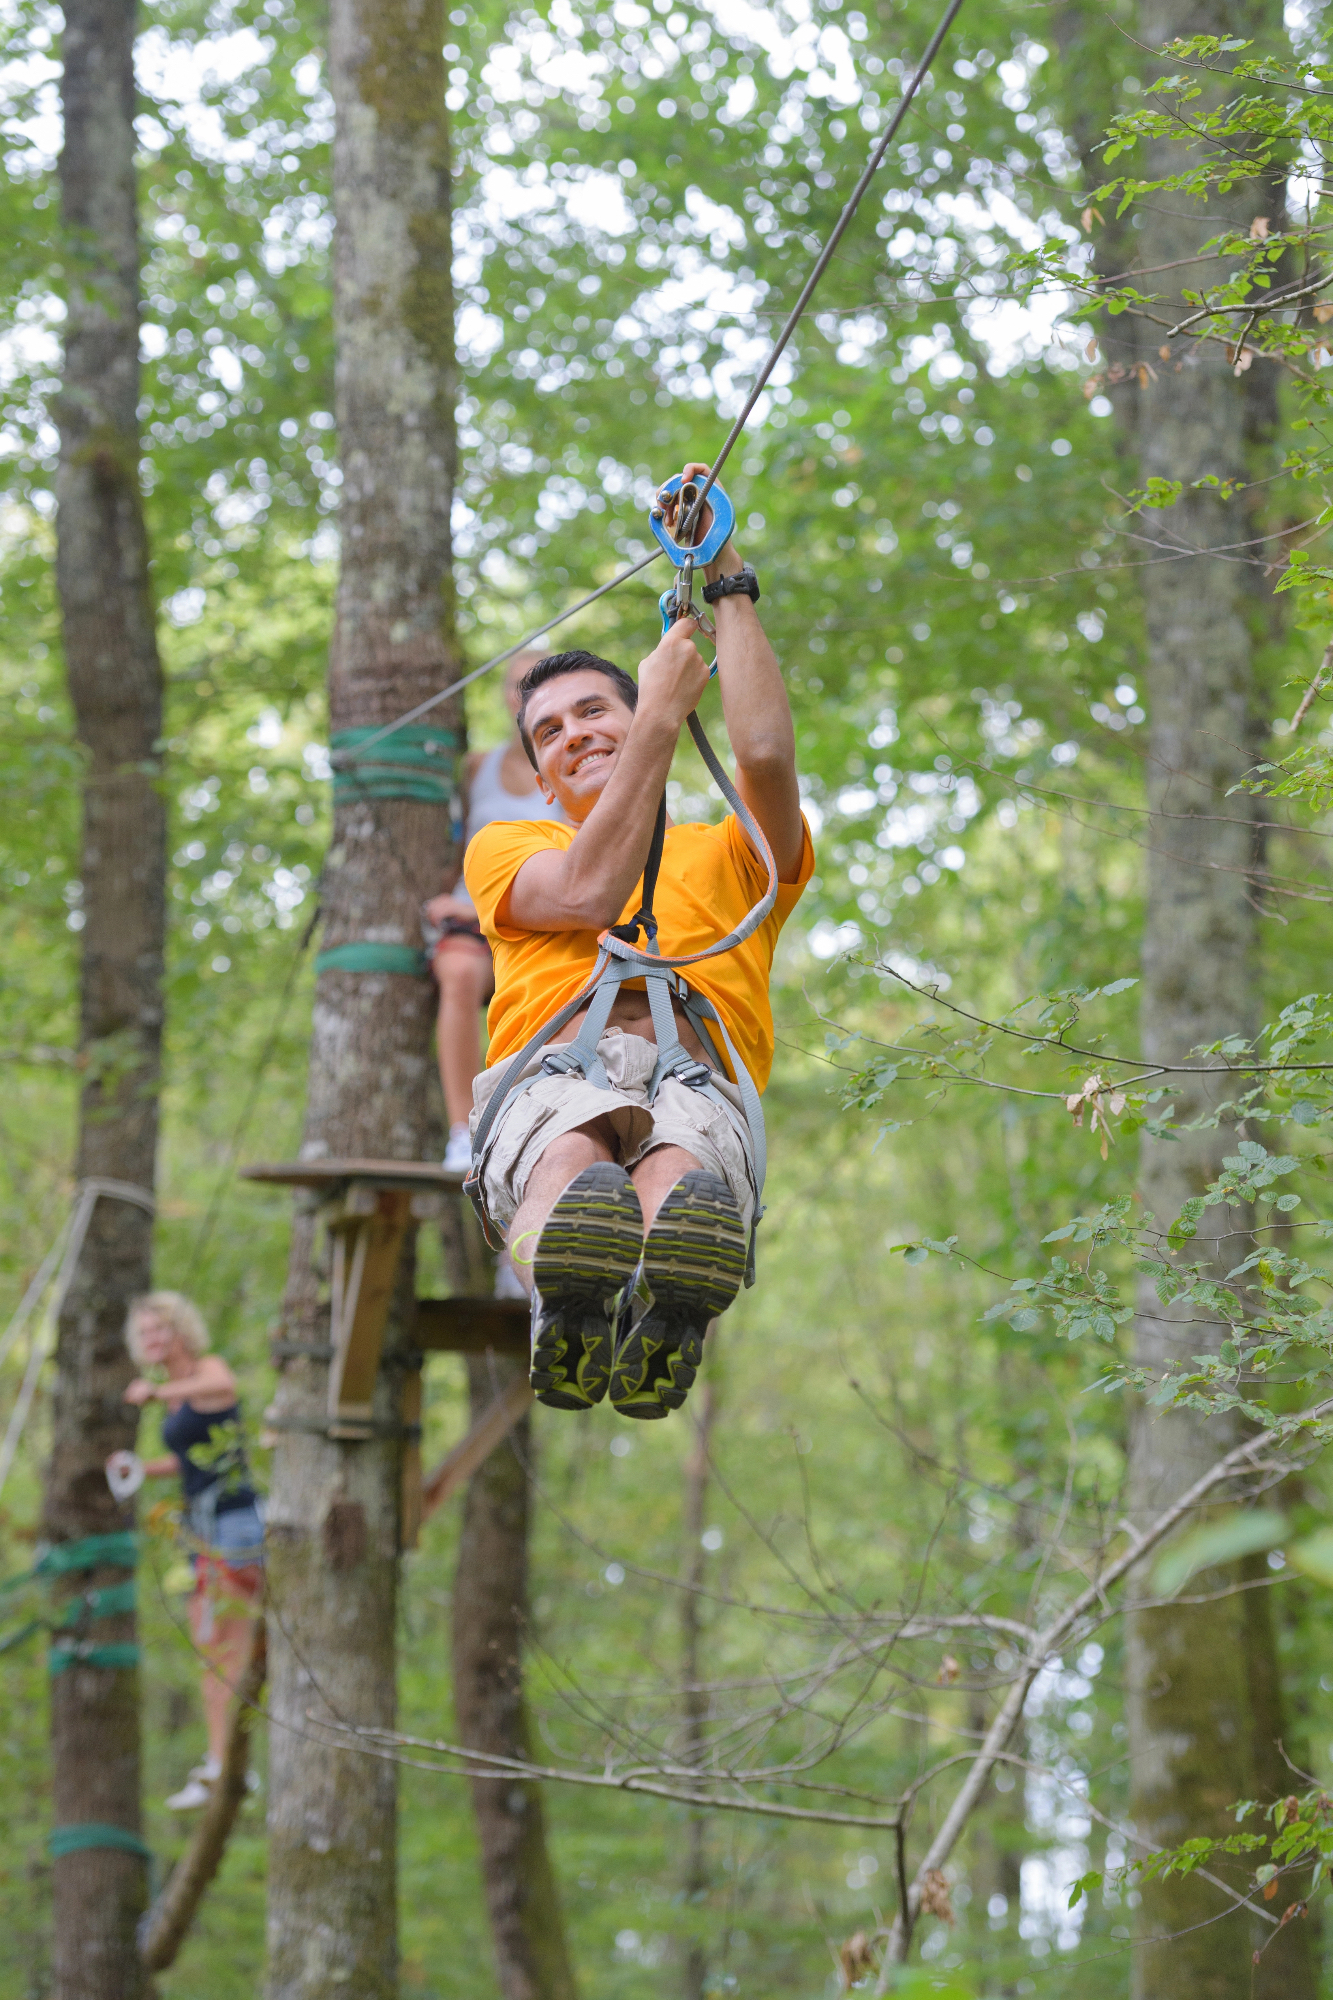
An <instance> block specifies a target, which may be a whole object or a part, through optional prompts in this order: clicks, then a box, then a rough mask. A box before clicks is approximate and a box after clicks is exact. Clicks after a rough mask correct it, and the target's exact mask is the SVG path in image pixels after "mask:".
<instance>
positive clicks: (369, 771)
mask: <svg viewBox="0 0 1333 2000" xmlns="http://www.w3.org/2000/svg"><path fill="white" fill-rule="evenodd" d="M379 733H380V732H379V730H378V729H377V728H375V729H339V730H337V731H335V733H334V735H333V738H332V742H331V745H330V747H331V749H332V750H333V751H334V752H335V754H336V753H338V752H341V753H342V754H343V755H344V756H347V754H348V753H349V752H355V750H356V748H357V746H358V744H361V743H364V742H365V741H366V739H367V737H370V736H378V735H379ZM455 744H456V739H455V736H454V733H453V731H452V730H451V729H433V728H432V727H431V726H430V724H429V723H414V724H410V725H409V726H408V727H407V728H405V729H395V731H394V732H393V735H392V736H390V737H387V738H385V740H384V742H383V744H382V745H380V746H377V748H376V749H375V750H374V751H373V752H370V753H368V754H367V756H366V759H365V761H364V762H362V761H348V762H347V763H342V762H336V763H335V764H334V767H333V802H334V804H335V805H344V804H350V803H351V802H353V801H355V800H357V799H419V800H421V801H422V802H423V803H425V804H426V805H438V806H447V805H448V804H449V803H450V801H451V800H452V798H453V796H454V791H455V781H454V766H455V761H456V750H455Z"/></svg>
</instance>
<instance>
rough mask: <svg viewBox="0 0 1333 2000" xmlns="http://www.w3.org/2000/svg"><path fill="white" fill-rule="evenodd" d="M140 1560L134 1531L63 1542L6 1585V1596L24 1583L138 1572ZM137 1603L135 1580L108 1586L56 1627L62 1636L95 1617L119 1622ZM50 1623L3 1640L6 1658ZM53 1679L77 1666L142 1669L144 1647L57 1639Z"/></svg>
mask: <svg viewBox="0 0 1333 2000" xmlns="http://www.w3.org/2000/svg"><path fill="white" fill-rule="evenodd" d="M138 1558H139V1537H138V1536H137V1535H136V1534H133V1533H130V1532H128V1531H121V1532H119V1533H116V1534H112V1535H84V1536H83V1537H82V1538H81V1539H80V1540H78V1541H75V1542H57V1543H55V1545H54V1546H53V1547H52V1548H49V1549H47V1550H46V1552H45V1554H44V1555H41V1556H39V1557H38V1559H37V1561H36V1562H35V1563H34V1564H33V1566H32V1568H31V1569H30V1570H25V1571H24V1573H23V1575H22V1576H12V1577H10V1579H9V1581H8V1582H7V1583H5V1584H0V1596H2V1595H4V1594H5V1593H6V1592H8V1591H11V1590H17V1589H18V1587H19V1585H20V1584H24V1583H33V1582H36V1581H38V1580H39V1579H42V1578H46V1577H52V1576H71V1575H75V1574H77V1573H78V1572H79V1571H80V1570H89V1569H101V1568H103V1567H106V1568H112V1569H133V1568H134V1566H135V1564H136V1562H137V1561H138ZM135 1601H136V1586H135V1583H134V1579H133V1578H132V1577H131V1579H130V1580H129V1582H128V1583H112V1584H108V1585H107V1586H106V1588H105V1589H104V1590H92V1591H88V1592H87V1593H86V1594H85V1595H84V1596H82V1597H78V1598H75V1599H74V1601H73V1602H72V1603H71V1604H68V1605H67V1606H66V1607H65V1613H64V1616H63V1617H62V1618H61V1619H60V1621H59V1623H58V1624H57V1625H56V1627H55V1630H56V1632H68V1631H69V1630H70V1629H71V1628H72V1627H74V1626H79V1625H82V1624H83V1623H84V1622H85V1620H90V1619H93V1618H115V1617H119V1616H121V1615H123V1614H124V1613H126V1612H130V1611H133V1610H134V1608H135ZM46 1624H47V1621H46V1620H44V1619H41V1618H34V1619H31V1620H30V1621H29V1622H28V1623H27V1624H26V1625H23V1626H20V1627H19V1629H18V1630H17V1631H15V1632H9V1633H6V1635H5V1636H4V1638H3V1639H0V1653H8V1652H11V1651H12V1650H13V1649H14V1648H15V1647H16V1646H21V1645H23V1644H24V1643H25V1642H26V1641H27V1640H28V1639H31V1638H32V1637H33V1635H34V1634H35V1633H37V1632H40V1631H42V1630H44V1629H46ZM49 1664H50V1669H51V1672H52V1673H53V1674H61V1673H63V1672H64V1671H65V1669H66V1667H71V1666H74V1665H76V1664H77V1665H80V1666H88V1667H111V1668H123V1667H136V1666H137V1665H138V1664H139V1648H138V1647H137V1646H136V1645H134V1644H132V1643H130V1642H129V1641H126V1642H125V1643H123V1644H119V1645H109V1646H90V1645H88V1644H87V1643H86V1641H83V1640H69V1639H66V1640H64V1641H63V1642H62V1641H61V1640H59V1639H57V1638H54V1637H53V1639H52V1643H51V1652H50V1656H49Z"/></svg>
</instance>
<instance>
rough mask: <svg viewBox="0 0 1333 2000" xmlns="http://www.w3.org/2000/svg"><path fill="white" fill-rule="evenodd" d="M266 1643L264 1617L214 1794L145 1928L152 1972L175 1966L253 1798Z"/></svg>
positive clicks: (144, 1947)
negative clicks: (254, 1734) (253, 1745)
mask: <svg viewBox="0 0 1333 2000" xmlns="http://www.w3.org/2000/svg"><path fill="white" fill-rule="evenodd" d="M265 1641H266V1632H265V1626H264V1619H263V1617H262V1615H261V1616H260V1617H258V1618H256V1619H255V1621H254V1624H253V1626H252V1627H251V1631H250V1657H249V1658H248V1659H247V1661H246V1663H245V1667H244V1670H243V1671H242V1674H241V1678H240V1680H239V1681H238V1682H237V1684H236V1689H235V1695H234V1698H233V1701H232V1710H231V1716H230V1719H229V1721H228V1724H227V1741H226V1745H225V1747H224V1749H223V1752H222V1769H221V1771H220V1772H219V1774H218V1777H217V1779H216V1781H215V1783H214V1785H213V1788H212V1796H211V1797H210V1799H209V1801H208V1804H207V1805H206V1806H205V1807H204V1810H203V1812H202V1814H201V1815H200V1818H199V1821H198V1824H197V1825H196V1826H195V1829H194V1832H193V1834H192V1835H191V1838H190V1844H189V1846H188V1847H187V1848H186V1850H185V1852H184V1854H183V1855H182V1856H181V1858H180V1860H179V1861H178V1862H177V1863H176V1866H175V1868H174V1869H173V1870H172V1873H171V1880H170V1881H169V1882H168V1883H167V1886H166V1888H165V1889H164V1890H163V1892H162V1894H161V1896H160V1897H159V1898H158V1900H157V1902H156V1903H155V1904H154V1905H153V1910H152V1914H151V1916H150V1918H149V1920H148V1922H147V1923H146V1924H145V1925H144V1932H145V1935H144V1937H143V1941H142V1944H141V1946H140V1950H141V1951H142V1954H143V1962H144V1964H145V1965H146V1966H147V1967H148V1969H149V1970H150V1971H151V1972H165V1971H166V1969H167V1967H168V1966H169V1965H174V1964H175V1962H176V1959H177V1957H178V1956H179V1953H180V1948H181V1946H182V1945H183V1944H184V1942H185V1940H186V1938H187V1937H188V1935H189V1932H190V1926H191V1925H192V1924H193V1922H194V1920H195V1917H196V1915H197V1914H198V1911H199V1905H200V1903H201V1902H202V1901H203V1899H204V1895H205V1893H206V1891H207V1889H208V1886H209V1884H210V1883H211V1882H212V1880H213V1877H214V1876H215V1875H216V1874H217V1872H218V1869H219V1868H220V1867H221V1866H222V1858H223V1856H224V1854H225V1853H226V1851H227V1842H228V1841H229V1840H230V1838H231V1831H232V1828H233V1827H234V1826H235V1824H236V1815H237V1814H238V1813H239V1812H240V1810H241V1807H242V1806H243V1805H244V1804H245V1801H246V1799H247V1797H248V1796H249V1790H250V1787H249V1782H248V1780H249V1771H250V1732H251V1731H252V1730H253V1728H254V1726H255V1723H256V1721H257V1720H258V1717H259V1709H258V1702H259V1697H260V1695H261V1694H262V1693H263V1688H264V1674H265V1669H266V1662H267V1655H266V1643H265Z"/></svg>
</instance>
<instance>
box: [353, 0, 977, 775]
mask: <svg viewBox="0 0 1333 2000" xmlns="http://www.w3.org/2000/svg"><path fill="white" fill-rule="evenodd" d="M962 4H963V0H950V4H949V6H948V8H947V10H946V11H945V14H944V16H943V18H942V20H941V21H940V23H939V26H938V27H937V28H936V30H935V32H934V34H933V35H932V36H931V38H930V41H929V42H928V43H927V45H926V52H925V54H924V55H923V56H922V58H921V60H920V62H919V63H918V64H917V66H916V69H915V71H914V72H913V74H912V77H911V80H910V82H909V83H908V85H907V88H906V89H905V90H904V92H903V94H902V96H901V97H900V98H899V100H898V103H897V105H896V106H895V107H894V113H893V116H892V118H890V120H889V123H888V126H887V128H886V130H885V132H884V135H883V137H882V138H881V139H880V140H879V142H878V144H877V145H876V147H875V149H874V151H873V152H872V154H871V155H870V158H869V160H868V161H867V163H866V165H865V167H864V169H863V170H862V173H861V178H860V179H859V180H858V181H857V183H856V186H855V187H854V188H853V189H852V192H851V194H850V196H849V197H848V200H847V203H846V205H845V207H844V208H843V211H842V214H841V215H840V216H839V217H838V220H837V222H836V223H835V224H834V226H833V230H832V232H831V234H830V235H829V238H828V241H827V242H826V243H825V244H824V247H823V249H822V250H821V251H820V253H819V255H818V257H817V258H816V259H815V262H814V265H813V268H812V269H811V272H810V275H809V277H808V278H807V279H806V281H805V283H804V285H803V286H802V287H801V294H800V297H799V298H798V299H797V301H796V304H795V305H794V306H793V307H792V309H791V311H790V313H789V314H788V315H787V320H786V324H785V325H784V326H783V329H782V331H781V333H780V334H779V335H778V337H777V339H776V340H775V341H774V343H773V346H772V349H771V350H770V352H769V356H768V359H767V360H766V361H765V363H764V365H763V367H762V368H761V369H760V371H759V373H758V375H757V376H756V378H755V383H754V387H753V388H752V389H751V391H750V393H749V395H748V396H747V398H746V400H745V407H744V408H743V409H742V411H741V413H740V415H739V416H738V417H737V419H736V421H735V423H734V424H733V425H732V427H731V429H730V431H729V432H728V434H727V437H726V440H725V442H724V443H723V446H722V449H721V451H720V452H719V453H718V455H717V457H716V458H715V459H714V461H713V465H712V468H711V470H710V471H709V474H708V477H707V478H706V479H705V480H704V482H703V484H702V486H701V487H700V488H699V496H698V499H697V500H696V501H695V504H694V506H693V508H692V509H691V510H690V514H689V518H688V519H687V520H686V521H685V522H684V523H683V524H682V527H681V532H680V537H679V539H680V540H682V541H688V539H689V536H690V533H691V531H692V529H693V526H694V523H695V521H696V519H697V518H698V515H699V510H700V509H701V508H702V506H703V504H704V501H705V500H706V499H707V497H708V493H709V489H710V488H711V487H712V486H713V484H714V482H715V481H716V479H717V476H718V474H719V472H721V470H722V468H723V466H724V465H725V464H726V462H727V459H728V458H729V457H730V455H731V451H732V447H733V446H734V445H735V443H736V441H737V439H738V438H739V437H740V435H741V433H742V431H743V430H744V429H745V426H746V424H747V423H748V422H749V419H750V416H751V414H752V412H753V410H754V406H755V404H756V403H757V402H758V401H759V398H760V396H761V395H762V394H763V391H764V388H765V386H766V384H767V382H768V379H769V377H770V376H771V374H772V373H773V370H774V368H776V366H777V364H778V362H779V361H780V360H781V358H782V354H783V350H784V349H785V348H786V345H787V343H788V341H789V340H790V339H791V337H792V334H793V333H794V332H795V331H796V327H797V323H798V321H799V320H800V319H801V317H802V315H803V314H804V312H805V309H806V307H807V306H808V305H809V303H810V300H811V298H812V297H813V296H814V292H815V288H816V287H817V285H818V284H819V281H820V279H821V278H822V277H823V275H824V273H825V271H826V270H827V269H828V267H829V264H830V262H831V261H832V258H833V254H834V252H835V250H836V249H837V247H838V245H839V243H840V242H841V241H842V239H843V237H844V235H845V234H846V232H847V228H848V225H849V224H850V222H851V220H852V217H853V216H854V215H855V214H856V211H857V209H858V208H859V207H860V205H861V198H862V196H863V195H864V194H865V191H866V189H867V188H868V187H869V186H870V183H871V181H872V180H873V179H874V178H875V175H876V173H877V172H878V171H879V169H880V167H881V165H882V164H883V161H884V156H885V154H886V153H887V152H888V150H889V147H890V146H891V145H892V144H893V141H894V140H895V138H896V137H897V136H898V130H899V127H900V126H901V124H902V122H903V119H904V118H905V117H906V116H907V113H908V111H909V109H910V108H911V104H912V100H913V99H914V98H915V96H916V94H917V92H918V91H919V90H920V88H921V86H922V84H923V83H924V82H925V80H926V77H927V75H928V74H929V71H930V68H931V65H932V63H933V62H934V60H935V58H936V56H937V55H938V54H939V52H940V46H941V44H942V43H943V41H944V38H945V36H946V35H947V34H948V32H949V30H950V28H951V27H952V26H953V24H954V21H955V19H956V18H957V15H958V12H959V9H960V8H961V7H962ZM661 554H662V551H661V549H654V551H653V553H652V554H651V555H650V556H645V557H644V558H643V560H642V562H637V563H634V564H632V565H631V567H630V568H629V569H623V570H621V572H620V574H619V575H618V576H613V577H612V578H611V581H610V582H609V583H604V584H602V585H600V586H599V588H598V589H596V590H593V591H590V592H589V593H588V595H587V596H586V597H581V598H580V599H579V601H578V603H577V604H571V605H570V606H569V609H568V610H567V611H561V612H559V613H558V614H557V615H556V617H554V618H550V619H548V620H547V622H546V624H545V625H539V626H538V627H537V629H536V631H535V632H529V633H528V635H527V637H526V638H523V639H520V640H519V641H518V642H517V644H515V645H513V646H507V647H506V648H505V650H504V652H503V653H497V654H496V655H495V656H494V658H493V659H489V660H487V661H486V662H485V664H484V665H483V666H480V667H474V668H473V670H472V672H471V673H470V674H464V676H463V678H462V680H458V681H454V683H453V684H452V686H450V687H447V688H444V689H442V690H441V692H440V693H439V694H433V695H431V696H429V698H428V699H427V700H425V701H421V702H418V703H417V705H416V707H415V708H409V709H408V711H407V713H406V715H400V716H399V717H398V720H397V721H396V722H386V723H385V725H384V727H383V728H382V729H377V730H375V731H374V733H373V734H371V735H368V736H367V737H366V738H365V739H364V741H363V742H362V743H361V744H360V745H359V746H358V747H357V749H356V750H355V751H354V752H353V751H351V750H344V751H338V752H335V753H334V754H333V755H332V756H331V757H330V760H329V761H330V763H332V764H333V765H334V767H335V768H342V767H345V766H347V765H350V764H353V763H356V762H359V761H360V760H361V758H363V757H364V756H365V753H366V751H367V750H370V749H373V747H374V746H375V745H376V744H377V743H382V742H383V741H384V739H385V738H386V737H387V736H392V735H393V734H394V732H395V731H396V730H399V729H403V728H405V727H406V726H407V725H408V724H409V723H413V722H416V721H417V720H418V718H419V717H421V716H423V715H427V714H429V712H430V710H431V709H433V708H437V707H438V706H439V704H440V703H441V702H442V701H448V699H449V697H450V695H455V694H459V693H461V691H462V690H463V689H464V688H465V687H468V686H469V685H470V684H471V683H472V682H473V681H475V680H480V679H481V676H482V675H483V674H488V673H489V672H490V671H491V669H492V667H498V666H500V665H502V663H503V662H504V661H505V660H512V659H513V657H514V655H515V653H522V652H525V651H526V650H527V648H528V647H529V646H531V644H532V643H533V641H534V639H540V638H542V637H544V636H545V634H546V633H547V632H552V631H554V630H555V628H556V626H557V625H563V624H564V623H565V621H566V620H567V619H569V618H573V617H574V616H575V614H576V613H577V612H580V611H582V610H584V609H585V608H586V607H587V606H588V605H589V604H595V603H596V602H597V599H598V598H599V597H605V596H606V594H607V592H608V591H609V590H615V589H616V588H617V586H618V585H619V584H622V583H625V582H627V581H628V580H629V578H630V577H632V576H637V575H638V573H639V571H640V570H641V569H647V567H648V565H649V563H654V562H656V561H657V558H658V557H659V556H660V555H661Z"/></svg>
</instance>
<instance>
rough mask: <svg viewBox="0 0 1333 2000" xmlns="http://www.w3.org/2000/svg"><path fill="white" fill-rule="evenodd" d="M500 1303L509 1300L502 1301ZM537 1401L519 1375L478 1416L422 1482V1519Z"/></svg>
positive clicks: (433, 1510)
mask: <svg viewBox="0 0 1333 2000" xmlns="http://www.w3.org/2000/svg"><path fill="white" fill-rule="evenodd" d="M500 1303H501V1304H504V1303H506V1302H505V1301H504V1300H501V1301H500ZM535 1401H536V1397H535V1396H534V1395H533V1392H532V1384H531V1382H529V1381H528V1379H527V1377H526V1376H524V1375H518V1376H516V1377H515V1378H514V1380H513V1381H512V1382H511V1383H510V1384H509V1387H508V1388H507V1389H506V1390H505V1392H504V1394H503V1395H501V1396H497V1397H496V1399H495V1401H494V1402H493V1403H492V1404H491V1407H490V1409H489V1410H487V1412H486V1414H485V1416H483V1417H478V1419H477V1421H476V1423H475V1424H473V1426H472V1429H471V1430H470V1431H469V1432H468V1434H467V1436H466V1437H465V1438H464V1439H463V1440H462V1442H461V1444H456V1445H455V1446H454V1448H453V1450H452V1451H451V1452H449V1453H448V1455H447V1456H446V1457H444V1458H442V1459H441V1460H440V1463H439V1464H438V1465H437V1466H436V1468H435V1470H434V1472H432V1473H431V1474H430V1476H429V1478H427V1479H425V1480H424V1481H423V1482H422V1487H421V1518H422V1520H423V1521H424V1520H425V1519H426V1518H427V1517H428V1516H429V1515H431V1514H433V1513H434V1512H435V1509H436V1508H437V1507H439V1506H442V1505H443V1503H444V1502H445V1501H446V1500H447V1499H448V1498H449V1495H450V1494H451V1493H456V1492H457V1491H458V1488H459V1487H460V1486H461V1485H462V1484H463V1482H464V1480H465V1479H470V1478H471V1477H472V1475H473V1473H474V1472H475V1471H476V1469H477V1467H478V1466H479V1465H484V1464H485V1462H486V1460H487V1459H488V1458H489V1457H490V1455H491V1453H492V1452H493V1451H494V1450H495V1447H496V1445H498V1444H500V1443H502V1442H503V1441H504V1439H505V1438H507V1437H508V1435H509V1433H510V1431H512V1430H513V1428H514V1425H515V1424H516V1423H517V1422H518V1420H519V1418H520V1417H522V1416H523V1415H525V1414H526V1412H527V1411H528V1410H530V1409H531V1408H532V1405H533V1403H534V1402H535Z"/></svg>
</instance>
